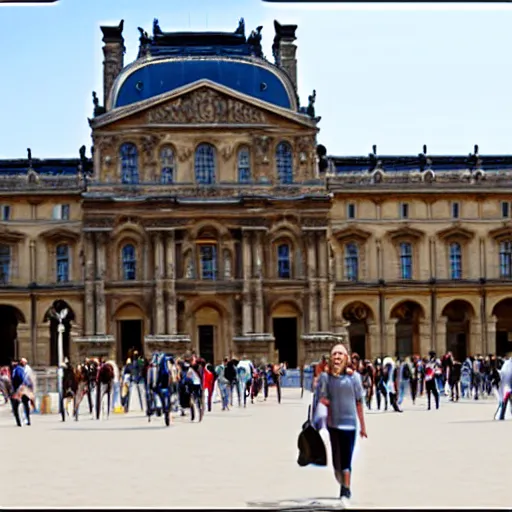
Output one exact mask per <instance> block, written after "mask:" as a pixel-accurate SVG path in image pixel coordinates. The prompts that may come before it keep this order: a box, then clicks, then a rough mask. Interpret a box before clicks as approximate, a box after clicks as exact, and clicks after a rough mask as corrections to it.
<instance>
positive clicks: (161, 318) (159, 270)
mask: <svg viewBox="0 0 512 512" xmlns="http://www.w3.org/2000/svg"><path fill="white" fill-rule="evenodd" d="M153 242H154V251H153V257H154V265H155V324H154V330H155V334H164V333H165V309H164V282H163V278H164V275H165V274H164V273H165V263H164V242H163V236H162V233H155V234H154V235H153Z"/></svg>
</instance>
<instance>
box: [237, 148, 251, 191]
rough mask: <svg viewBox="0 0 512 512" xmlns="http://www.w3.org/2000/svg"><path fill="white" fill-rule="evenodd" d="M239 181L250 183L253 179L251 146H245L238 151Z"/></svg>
mask: <svg viewBox="0 0 512 512" xmlns="http://www.w3.org/2000/svg"><path fill="white" fill-rule="evenodd" d="M237 165H238V182H239V183H250V181H251V155H250V153H249V148H247V147H243V148H240V149H239V151H238V158H237Z"/></svg>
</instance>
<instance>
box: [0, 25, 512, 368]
mask: <svg viewBox="0 0 512 512" xmlns="http://www.w3.org/2000/svg"><path fill="white" fill-rule="evenodd" d="M296 28H297V27H296V26H294V25H280V24H279V23H277V22H275V37H274V44H273V54H274V55H273V57H274V62H273V63H271V62H270V61H269V60H267V59H266V58H265V57H264V56H263V54H262V49H261V28H258V29H256V30H254V31H252V32H251V33H250V34H249V36H246V33H245V25H244V22H243V20H240V23H239V26H238V28H237V29H236V31H235V32H233V33H221V32H218V33H215V32H206V33H173V32H164V31H162V30H161V28H160V26H159V24H158V22H157V20H155V22H154V26H153V34H152V36H150V35H149V34H148V33H147V32H146V31H144V30H143V29H139V30H140V34H141V36H140V48H139V54H138V57H137V59H136V60H135V61H134V62H133V63H131V64H129V65H128V66H125V65H124V51H125V49H124V39H123V35H122V32H123V22H121V24H120V25H119V26H115V27H111V26H104V27H101V30H102V32H103V42H104V46H103V52H104V65H103V83H104V91H103V105H100V100H99V99H98V97H97V96H96V94H94V95H93V96H94V116H93V118H92V119H90V120H89V122H90V126H91V129H92V138H93V148H92V158H87V157H86V156H85V148H82V150H81V151H80V158H77V159H67V160H63V159H55V160H50V159H47V160H38V159H35V158H32V155H31V154H30V150H29V155H28V158H27V159H25V160H3V161H0V209H1V210H0V364H6V363H7V362H8V361H9V359H10V358H12V357H14V356H25V357H28V358H29V360H30V361H31V362H32V364H33V365H34V366H48V365H55V364H56V363H57V334H56V331H57V329H56V327H57V320H56V319H55V312H59V311H61V310H63V309H64V308H67V309H68V316H67V317H66V319H65V320H64V323H65V326H66V331H65V336H64V351H65V353H66V355H68V356H69V357H71V359H74V360H76V359H77V358H79V357H83V356H85V355H103V356H107V357H111V358H115V359H116V360H118V361H119V362H121V361H123V360H124V359H125V358H126V356H127V354H128V351H129V350H130V349H132V348H137V349H138V350H140V351H142V352H145V353H148V352H150V351H152V350H155V349H159V350H160V349H162V350H165V351H167V352H172V353H176V354H181V353H183V352H185V351H190V350H195V351H196V352H198V353H200V354H201V355H203V356H204V357H206V358H207V359H208V360H211V361H213V362H218V361H220V360H221V359H222V358H223V357H225V356H227V355H229V354H230V353H236V354H238V355H241V354H242V353H245V354H247V355H249V356H250V357H254V358H257V359H259V358H266V359H267V360H270V361H277V360H279V361H287V362H288V363H289V365H290V366H292V367H293V366H297V365H299V364H302V363H304V362H306V363H307V362H311V361H313V360H315V359H316V358H318V357H319V356H320V355H321V354H322V353H324V352H325V351H326V350H328V348H329V345H330V344H331V343H332V342H334V341H335V340H336V339H341V340H343V341H345V342H347V343H350V345H351V348H352V350H353V351H356V352H358V353H359V354H361V355H363V356H364V357H368V358H370V357H376V356H381V355H385V354H391V355H396V354H398V355H409V354H412V353H421V354H426V353H427V352H428V351H429V350H431V349H435V350H437V351H438V352H444V351H445V350H447V349H448V350H452V351H454V352H455V353H456V354H457V355H458V357H463V356H465V355H466V354H477V353H481V354H483V353H496V352H498V353H505V352H508V351H510V350H511V347H512V343H511V341H510V340H512V286H511V281H512V223H511V222H510V216H511V214H512V213H511V207H512V200H511V197H512V196H511V191H512V157H509V156H480V155H479V152H478V148H477V147H475V150H474V151H473V153H472V154H470V155H469V156H461V157H459V156H438V157H436V156H430V155H428V154H427V148H426V147H425V148H423V152H422V153H420V154H419V155H417V156H413V157H405V156H397V157H393V156H380V155H378V154H377V149H376V147H374V148H373V152H372V153H371V154H370V155H368V156H367V157H328V156H327V155H326V149H325V148H324V147H323V146H321V145H319V144H318V143H317V134H318V131H319V128H318V123H319V121H320V118H319V117H317V116H316V115H315V108H314V101H315V95H316V94H315V93H313V94H312V95H311V96H310V97H309V101H308V106H307V107H301V106H300V104H299V99H298V95H297V60H296V45H295V43H294V41H295V39H296V36H295V31H296ZM347 323H348V327H346V326H347ZM347 330H348V333H349V335H350V336H349V339H350V341H348V339H347V337H346V333H347Z"/></svg>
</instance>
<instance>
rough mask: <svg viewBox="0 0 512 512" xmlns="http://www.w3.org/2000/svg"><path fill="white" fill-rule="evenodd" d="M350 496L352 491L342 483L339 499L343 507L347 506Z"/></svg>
mask: <svg viewBox="0 0 512 512" xmlns="http://www.w3.org/2000/svg"><path fill="white" fill-rule="evenodd" d="M350 498H352V493H351V492H350V489H348V488H347V487H345V486H344V485H342V486H341V491H340V501H341V504H342V506H343V508H349V506H350Z"/></svg>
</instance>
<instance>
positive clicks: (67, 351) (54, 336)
mask: <svg viewBox="0 0 512 512" xmlns="http://www.w3.org/2000/svg"><path fill="white" fill-rule="evenodd" d="M64 309H67V310H68V314H67V315H66V317H65V318H64V320H63V322H62V324H63V325H64V332H63V333H62V357H63V358H66V357H67V358H68V359H71V346H70V338H71V323H72V322H74V321H75V312H74V311H73V309H71V306H70V305H69V304H68V303H67V302H66V301H65V300H61V299H58V300H56V301H54V303H53V304H52V305H51V306H50V307H49V308H48V311H46V313H45V315H44V318H43V322H48V321H49V322H50V366H57V365H58V364H59V331H58V327H59V320H58V319H57V317H56V314H58V313H61V312H62V311H63V310H64Z"/></svg>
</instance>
